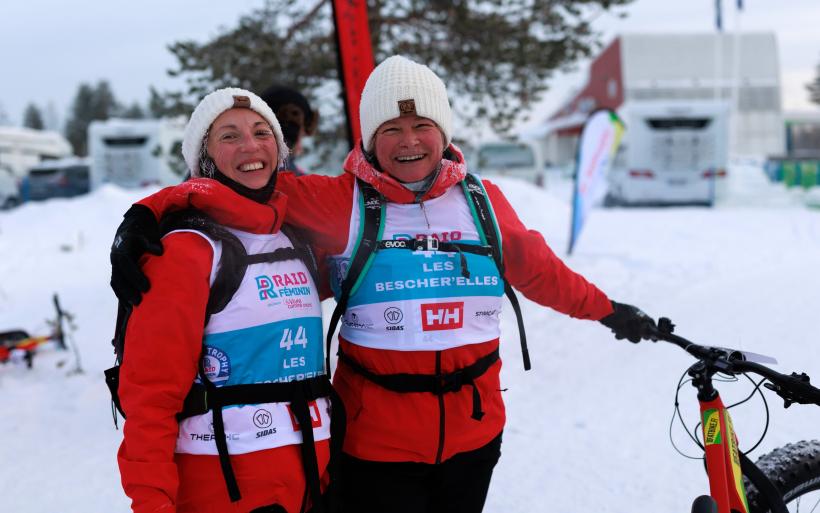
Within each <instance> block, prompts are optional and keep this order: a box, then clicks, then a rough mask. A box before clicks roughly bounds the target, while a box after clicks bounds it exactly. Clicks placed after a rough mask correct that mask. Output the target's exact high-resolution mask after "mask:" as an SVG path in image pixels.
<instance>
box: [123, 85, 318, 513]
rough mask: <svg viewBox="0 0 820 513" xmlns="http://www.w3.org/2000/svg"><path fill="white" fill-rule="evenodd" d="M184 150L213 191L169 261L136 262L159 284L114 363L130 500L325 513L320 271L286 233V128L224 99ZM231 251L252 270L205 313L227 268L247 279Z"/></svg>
mask: <svg viewBox="0 0 820 513" xmlns="http://www.w3.org/2000/svg"><path fill="white" fill-rule="evenodd" d="M182 151H183V156H184V157H185V161H186V164H187V165H188V168H189V170H190V172H191V175H192V176H194V177H199V178H197V179H196V181H198V182H200V183H205V184H207V185H208V190H209V194H208V197H207V200H206V201H202V202H200V203H199V204H198V205H197V210H198V212H197V213H196V214H195V217H194V218H189V219H193V221H192V222H190V223H189V224H187V225H184V226H183V225H179V228H178V229H173V230H172V231H170V233H169V234H168V235H166V236H165V237H164V238H163V239H162V244H163V246H164V254H163V256H162V257H159V256H155V255H148V256H147V257H146V258H145V259H144V260H143V261H142V265H143V269H144V271H145V274H146V275H147V276H148V278H149V279H150V280H151V283H152V285H153V286H152V287H151V290H150V291H148V292H147V293H146V294H145V298H144V300H143V301H141V302H140V304H139V305H138V306H135V307H134V308H133V311H132V312H131V315H130V318H129V321H128V326H127V330H126V336H125V341H126V342H127V343H126V344H125V354H124V357H123V361H122V365H121V367H120V385H119V397H120V400H121V403H122V407H123V411H124V412H125V413H126V414H127V420H126V422H125V427H124V430H123V434H124V437H123V441H122V445H121V446H120V450H119V454H118V461H119V467H120V473H121V476H122V485H123V488H124V490H125V493H126V494H127V495H128V496H129V497H130V498H131V499H132V508H133V510H134V512H136V513H149V512H163V513H173V512H176V513H183V512H190V513H194V512H196V513H207V512H211V513H225V512H237V513H240V512H241V513H247V512H249V511H254V512H270V513H274V512H278V513H301V512H304V511H307V509H308V507H309V506H311V505H312V506H313V508H314V509H313V510H312V511H317V512H318V511H321V510H322V505H321V503H322V500H321V490H320V489H321V482H322V481H325V482H326V481H327V479H326V475H325V474H326V467H327V464H328V458H329V449H328V446H329V437H330V418H329V414H330V413H329V399H328V396H329V394H330V383H329V381H328V378H327V375H326V373H325V371H324V367H323V358H322V355H323V352H322V339H321V337H322V315H321V308H320V298H319V295H318V292H317V285H316V283H315V281H314V278H313V273H312V271H311V270H312V269H313V266H312V265H311V263H310V262H309V261H306V260H307V259H302V258H299V254H298V252H297V251H296V249H294V248H298V247H299V246H298V244H296V243H294V241H293V240H292V239H291V238H290V237H289V236H288V235H286V234H285V233H283V232H282V231H281V230H280V228H281V227H282V222H283V220H284V219H285V216H286V213H285V212H286V206H287V198H286V197H285V196H284V195H282V194H280V193H279V192H278V191H276V190H275V187H276V177H277V170H278V169H279V167H280V166H281V165H282V163H283V162H284V160H285V158H286V157H287V154H288V148H287V146H286V145H285V143H284V141H283V137H282V132H281V129H280V127H279V123H278V122H277V120H276V117H275V116H274V114H273V112H272V111H271V109H270V108H269V107H268V106H267V105H266V104H265V103H264V102H263V101H262V100H261V99H260V98H259V97H257V96H256V95H254V94H253V93H251V92H249V91H245V90H243V89H236V88H229V89H220V90H218V91H215V92H213V93H211V94H209V95H208V96H206V97H205V98H204V99H203V100H202V101H201V102H200V104H199V105H198V106H197V108H196V110H194V112H193V114H192V115H191V119H190V121H189V122H188V125H187V126H186V128H185V135H184V141H183V147H182ZM203 214H204V215H205V216H208V217H203ZM225 232H227V233H225ZM228 251H232V252H234V253H232V254H233V255H236V254H247V255H249V256H253V257H255V260H252V261H249V262H248V263H247V270H246V271H245V273H244V277H243V276H242V275H241V274H240V275H239V277H240V278H242V281H241V282H240V283H239V284H238V286H237V287H236V289H235V292H234V293H233V294H232V295H231V294H230V293H229V294H226V297H225V298H224V299H225V300H226V301H227V303H226V304H224V306H223V307H221V308H214V307H212V305H211V303H210V301H209V299H213V298H214V295H215V294H217V293H218V292H217V288H218V287H216V286H214V289H213V290H212V289H211V287H212V285H214V283H215V281H218V280H220V278H219V276H221V274H220V273H221V272H223V271H221V269H222V268H223V267H226V268H227V269H226V270H225V271H224V272H233V271H235V272H237V273H241V271H236V269H234V268H233V267H231V266H230V265H229V261H228V258H227V257H226V254H227V252H228ZM237 251H238V252H239V253H236V252H237ZM220 283H222V282H220ZM228 296H229V297H228ZM191 399H199V400H191Z"/></svg>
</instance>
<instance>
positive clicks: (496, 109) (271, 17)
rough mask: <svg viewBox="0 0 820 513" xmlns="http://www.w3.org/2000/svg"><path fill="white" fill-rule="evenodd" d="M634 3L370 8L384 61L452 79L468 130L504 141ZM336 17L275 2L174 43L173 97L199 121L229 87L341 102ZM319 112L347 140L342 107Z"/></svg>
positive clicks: (498, 1) (595, 0) (564, 0)
mask: <svg viewBox="0 0 820 513" xmlns="http://www.w3.org/2000/svg"><path fill="white" fill-rule="evenodd" d="M630 1H632V0H554V1H549V2H533V1H532V0H494V1H490V0H483V1H482V0H477V1H476V0H471V1H468V0H452V1H443V0H430V1H428V2H417V1H413V2H408V1H406V0H368V16H369V24H370V31H371V38H372V44H373V49H374V56H375V58H376V61H377V62H380V61H381V60H383V59H384V58H386V57H388V56H389V55H392V54H396V53H399V54H402V55H405V56H407V57H409V58H412V59H414V60H416V61H419V62H422V63H425V64H427V65H428V66H430V67H431V68H432V69H433V70H434V71H435V72H436V73H437V74H439V75H440V76H441V77H442V78H443V79H444V81H445V83H446V84H447V87H448V90H449V92H450V95H451V97H452V98H451V100H456V101H454V107H455V108H456V110H457V111H458V112H459V114H460V117H461V119H462V120H463V121H465V123H466V124H468V125H476V124H479V125H480V124H485V125H486V124H489V126H490V127H492V129H494V130H495V131H496V132H500V133H504V132H507V131H508V130H509V129H510V128H511V126H512V124H513V123H514V122H515V121H516V120H518V119H521V113H522V112H524V111H526V110H527V109H528V107H530V106H531V105H533V104H534V103H535V102H537V101H538V100H539V99H540V97H541V95H542V94H543V93H544V92H545V91H546V90H547V88H548V84H547V82H548V79H549V78H550V77H551V76H552V75H553V73H555V72H556V70H564V69H566V68H568V67H569V66H570V65H571V64H572V63H573V62H575V61H577V60H578V59H580V58H582V57H586V56H588V55H590V54H591V52H592V51H593V50H595V49H596V48H598V44H599V41H598V34H596V33H595V32H594V31H593V30H592V28H591V26H590V22H591V20H592V19H593V18H594V17H596V16H598V15H599V14H600V13H601V12H602V11H605V10H609V9H613V8H618V7H620V6H623V5H625V4H627V3H629V2H630ZM331 18H332V13H331V5H330V1H328V0H316V1H314V2H310V3H308V2H305V1H297V0H268V1H266V2H265V5H264V7H261V8H259V9H256V10H254V11H253V12H251V13H250V14H248V15H246V16H243V17H241V18H240V20H239V23H238V26H235V27H233V28H227V29H223V30H222V31H221V32H220V33H219V34H217V35H216V36H215V37H214V38H212V39H211V40H209V41H206V42H205V43H197V42H194V41H190V40H189V41H178V42H176V43H173V44H172V45H170V46H169V50H170V51H171V53H172V54H173V55H174V57H175V58H176V60H177V67H176V69H173V70H171V71H169V73H170V74H171V75H172V76H179V77H182V78H184V80H185V81H186V82H187V86H188V87H187V91H186V92H185V93H176V96H174V97H172V96H170V95H166V96H165V98H166V99H167V100H168V101H169V102H170V103H172V104H174V105H175V106H176V107H177V108H179V109H181V110H185V109H189V110H188V112H190V109H191V108H192V107H193V105H194V104H196V102H197V101H198V100H199V99H200V98H201V97H202V96H204V95H205V94H207V93H208V92H210V91H212V90H213V89H215V88H217V87H225V86H229V85H235V86H239V87H245V88H247V89H250V90H253V91H261V90H263V89H264V88H266V87H268V86H269V85H271V84H272V83H287V84H291V85H293V86H295V87H297V88H300V89H301V90H302V91H303V92H304V93H305V94H306V95H307V96H308V97H309V98H310V97H315V96H316V94H315V92H316V90H317V89H318V88H320V87H322V88H323V95H322V96H323V97H328V96H332V95H331V94H329V93H328V91H331V92H332V91H338V79H337V62H336V48H335V40H334V34H333V31H332V29H333V22H332V19H331ZM462 99H463V100H462ZM320 109H321V110H322V120H323V131H325V132H327V129H328V128H330V129H331V130H333V129H334V128H335V129H337V130H339V131H341V128H342V126H343V123H344V121H343V115H344V113H343V112H342V109H343V107H342V102H341V100H340V99H339V98H338V97H337V98H333V99H332V100H331V101H330V104H329V105H320ZM329 135H330V136H331V138H333V139H338V137H339V134H338V133H334V134H329Z"/></svg>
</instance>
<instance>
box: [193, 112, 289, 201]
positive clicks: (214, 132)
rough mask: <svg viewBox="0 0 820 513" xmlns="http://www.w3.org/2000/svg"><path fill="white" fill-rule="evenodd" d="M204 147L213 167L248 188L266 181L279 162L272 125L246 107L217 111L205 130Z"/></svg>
mask: <svg viewBox="0 0 820 513" xmlns="http://www.w3.org/2000/svg"><path fill="white" fill-rule="evenodd" d="M205 147H206V148H207V154H208V155H210V157H211V158H212V159H213V161H214V163H215V164H216V169H217V170H219V171H221V172H222V173H224V174H225V176H227V177H228V178H230V179H232V180H235V181H237V182H239V183H241V184H242V185H244V186H245V187H248V188H251V189H260V188H262V187H264V186H265V185H267V184H268V182H269V181H270V178H271V176H272V175H273V173H274V171H275V170H276V166H277V165H278V162H279V152H278V150H277V143H276V136H275V135H274V133H273V129H272V128H271V126H270V125H269V124H268V122H267V121H265V119H264V118H263V117H262V116H260V115H259V114H257V113H256V112H254V111H252V110H250V109H242V108H233V109H230V110H226V111H225V112H223V113H222V114H220V115H219V117H217V118H216V120H214V122H213V124H212V125H211V129H210V130H209V131H208V136H207V144H206V145H205Z"/></svg>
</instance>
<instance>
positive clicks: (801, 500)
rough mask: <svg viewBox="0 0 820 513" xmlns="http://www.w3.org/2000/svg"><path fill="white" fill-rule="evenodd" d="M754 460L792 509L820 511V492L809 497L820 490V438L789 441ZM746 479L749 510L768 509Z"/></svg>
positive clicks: (795, 512)
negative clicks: (795, 441)
mask: <svg viewBox="0 0 820 513" xmlns="http://www.w3.org/2000/svg"><path fill="white" fill-rule="evenodd" d="M755 464H756V465H757V467H758V468H759V469H760V470H762V471H763V473H764V474H766V476H767V477H768V478H769V479H770V480H771V481H772V483H774V485H775V486H777V488H778V489H779V491H780V493H782V494H783V502H785V503H786V506H787V507H788V508H789V512H790V513H800V512H805V513H808V512H809V511H815V512H818V511H820V493H818V494H814V495H813V496H812V497H806V496H807V495H808V494H810V493H811V492H813V491H816V490H820V440H803V441H800V442H797V443H793V444H787V445H785V446H783V447H779V448H777V449H775V450H773V451H772V452H770V453H768V454H765V455H763V456H761V457H760V459H758V460H757V462H756V463H755ZM744 481H745V484H746V498H747V499H748V501H749V511H750V513H766V512H768V511H769V505H768V503H766V502H765V501H766V499H765V497H763V496H762V494H760V493H759V492H758V490H757V488H755V486H754V485H753V484H751V483H750V482H749V481H748V480H747V479H746V478H744ZM806 501H809V502H806ZM815 507H816V509H814V510H813V509H812V508H815Z"/></svg>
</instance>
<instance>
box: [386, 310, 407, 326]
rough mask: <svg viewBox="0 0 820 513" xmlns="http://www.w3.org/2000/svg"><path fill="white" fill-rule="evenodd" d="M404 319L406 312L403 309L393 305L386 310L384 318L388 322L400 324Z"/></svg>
mask: <svg viewBox="0 0 820 513" xmlns="http://www.w3.org/2000/svg"><path fill="white" fill-rule="evenodd" d="M402 319H404V314H403V313H402V311H401V309H399V308H396V307H395V306H391V307H389V308H388V309H387V310H385V311H384V320H385V321H387V323H388V324H398V323H400V322H401V320H402Z"/></svg>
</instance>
